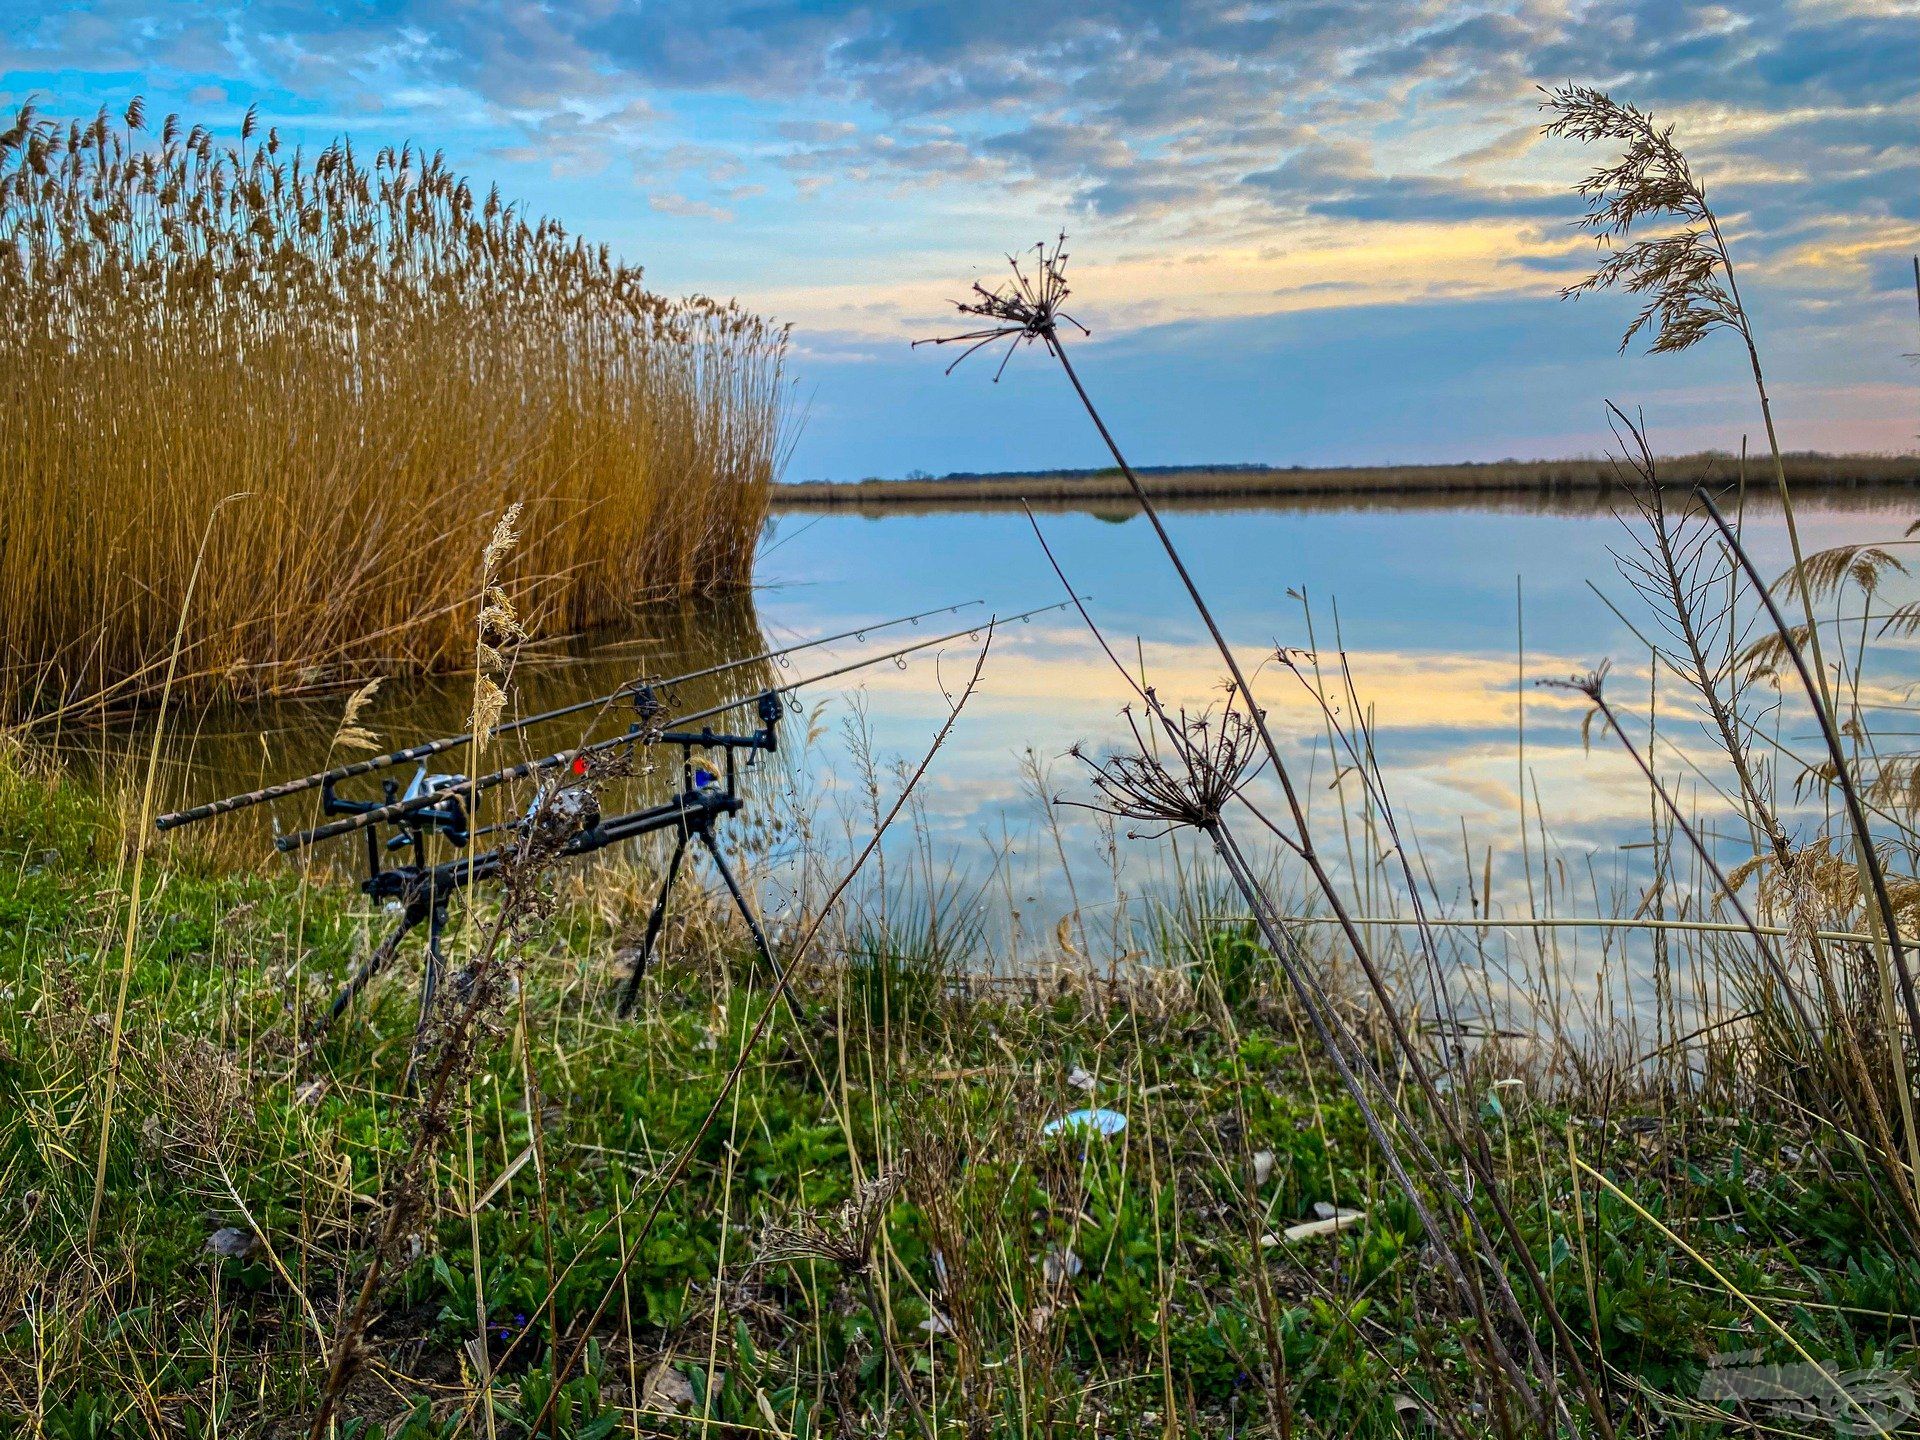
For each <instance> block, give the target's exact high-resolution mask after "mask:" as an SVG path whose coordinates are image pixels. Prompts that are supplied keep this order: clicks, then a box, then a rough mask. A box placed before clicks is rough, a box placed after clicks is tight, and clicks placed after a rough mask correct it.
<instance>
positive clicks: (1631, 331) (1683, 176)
mask: <svg viewBox="0 0 1920 1440" xmlns="http://www.w3.org/2000/svg"><path fill="white" fill-rule="evenodd" d="M1544 93H1545V94H1546V99H1545V100H1544V101H1543V102H1542V108H1543V109H1545V110H1547V111H1548V112H1549V113H1550V114H1551V115H1552V117H1553V118H1552V119H1551V120H1550V121H1549V122H1548V123H1547V124H1546V125H1545V126H1544V127H1543V130H1542V133H1543V134H1545V135H1547V136H1550V137H1557V138H1565V139H1571V140H1576V141H1579V142H1580V143H1582V144H1589V145H1590V144H1595V143H1606V144H1609V145H1617V146H1620V147H1621V151H1620V155H1619V158H1618V159H1617V160H1616V161H1615V162H1614V163H1612V164H1609V165H1603V166H1601V167H1600V168H1598V169H1596V170H1594V171H1593V172H1592V173H1591V174H1590V175H1588V176H1587V178H1586V179H1584V180H1583V181H1581V183H1580V184H1579V186H1578V187H1576V189H1577V193H1578V194H1579V195H1580V196H1581V197H1582V198H1583V199H1584V200H1585V201H1586V202H1587V211H1586V214H1585V215H1584V216H1582V217H1581V219H1580V221H1579V224H1580V226H1581V228H1583V229H1585V230H1587V231H1588V232H1589V233H1590V234H1592V235H1593V236H1594V237H1595V239H1596V241H1597V242H1598V243H1599V244H1600V245H1601V246H1602V247H1605V248H1608V249H1610V250H1611V253H1610V254H1609V255H1608V256H1607V258H1606V259H1605V260H1603V261H1602V262H1601V263H1600V265H1599V266H1598V267H1597V268H1596V269H1595V270H1594V272H1593V273H1592V274H1591V275H1589V276H1587V277H1586V278H1584V279H1582V280H1580V281H1577V282H1576V283H1574V284H1572V285H1570V286H1568V287H1567V288H1566V289H1565V290H1564V291H1562V295H1563V296H1566V297H1572V296H1578V295H1582V294H1588V293H1593V292H1596V291H1601V290H1608V289H1613V288H1616V287H1617V288H1620V289H1624V290H1626V291H1628V292H1629V293H1631V294H1635V295H1643V296H1645V297H1647V299H1646V302H1645V304H1644V305H1643V307H1642V308H1641V310H1640V312H1639V313H1638V314H1637V315H1636V316H1635V318H1634V320H1633V322H1632V324H1630V325H1629V326H1628V328H1627V331H1626V333H1625V335H1624V336H1622V338H1621V341H1620V348H1621V349H1623V350H1624V349H1625V348H1626V347H1627V346H1628V345H1629V344H1631V343H1632V341H1633V338H1634V336H1635V335H1637V334H1638V333H1640V332H1641V331H1642V330H1651V332H1652V334H1653V341H1652V344H1651V349H1653V350H1654V351H1655V352H1662V351H1680V350H1686V349H1689V348H1691V347H1692V346H1694V345H1696V344H1698V343H1699V342H1700V341H1701V340H1702V339H1704V338H1705V337H1706V336H1707V335H1709V334H1711V333H1712V332H1714V331H1715V330H1722V329H1725V330H1731V331H1733V332H1734V333H1735V334H1736V335H1738V336H1739V338H1740V341H1741V343H1742V345H1743V346H1744V347H1745V350H1746V357H1747V365H1748V369H1749V371H1750V373H1751V374H1752V377H1753V388H1754V393H1755V395H1756V396H1757V397H1758V399H1759V402H1760V415H1761V419H1762V421H1763V422H1764V424H1765V426H1766V432H1767V450H1768V453H1769V455H1770V456H1771V457H1772V461H1773V473H1774V482H1775V485H1776V487H1777V488H1778V491H1779V494H1780V504H1781V508H1782V511H1783V514H1784V517H1785V521H1786V531H1787V541H1788V546H1789V548H1790V549H1791V551H1792V554H1793V565H1792V568H1791V569H1790V570H1789V571H1788V572H1787V575H1788V578H1789V579H1790V580H1791V582H1792V584H1793V588H1794V590H1795V591H1796V593H1797V594H1798V597H1799V600H1800V609H1801V615H1802V617H1803V619H1804V621H1805V626H1806V628H1805V632H1804V633H1805V643H1806V646H1807V649H1808V650H1809V652H1810V654H1811V660H1812V663H1811V665H1807V664H1799V665H1798V669H1799V672H1800V676H1801V678H1802V680H1803V681H1804V682H1805V684H1806V689H1807V695H1808V700H1809V702H1810V703H1811V704H1812V706H1813V708H1814V710H1815V712H1816V713H1817V714H1818V715H1819V717H1820V721H1821V725H1822V728H1823V730H1824V731H1825V732H1826V733H1827V735H1828V736H1831V735H1832V733H1833V731H1834V730H1835V728H1836V721H1835V719H1834V717H1835V715H1836V714H1837V710H1836V707H1835V702H1834V694H1833V686H1832V682H1831V681H1830V679H1829V676H1828V673H1827V662H1826V659H1825V656H1824V654H1823V653H1822V646H1821V640H1820V626H1819V624H1818V623H1817V621H1816V619H1815V616H1814V609H1813V595H1814V583H1815V577H1814V575H1813V573H1812V571H1810V569H1809V565H1808V557H1807V556H1806V554H1805V552H1804V551H1803V549H1802V547H1801V544H1800V530H1799V525H1798V522H1797V520H1796V519H1795V515H1794V506H1793V493H1792V489H1791V487H1790V486H1789V485H1788V483H1787V471H1786V465H1785V461H1784V459H1783V456H1782V453H1781V449H1780V438H1779V434H1778V431H1777V429H1776V427H1775V425H1774V418H1773V400H1772V396H1771V395H1770V394H1769V392H1768V390H1767V381H1766V374H1765V371H1764V368H1763V367H1762V365H1761V362H1760V348H1759V344H1758V342H1757V340H1756V339H1755V337H1754V331H1753V324H1752V319H1751V317H1750V316H1749V315H1748V313H1747V310H1746V307H1745V305H1744V304H1743V303H1742V302H1741V299H1740V282H1739V278H1738V276H1737V275H1736V273H1735V269H1734V263H1733V255H1732V252H1731V250H1730V249H1729V247H1728V244H1727V239H1726V236H1725V234H1724V232H1723V231H1722V229H1721V224H1720V219H1719V216H1718V215H1717V214H1716V213H1715V212H1714V209H1713V206H1712V205H1711V204H1709V203H1708V200H1707V192H1706V187H1705V185H1704V184H1703V183H1702V182H1701V181H1700V179H1699V178H1698V177H1697V176H1696V175H1695V174H1694V172H1693V169H1692V166H1691V165H1690V164H1689V163H1688V161H1687V157H1686V155H1685V153H1684V152H1683V151H1682V150H1681V148H1680V146H1679V145H1678V144H1677V143H1676V142H1675V140H1674V138H1673V126H1671V125H1667V126H1664V127H1663V126H1660V125H1657V124H1655V122H1654V120H1653V117H1652V116H1651V115H1649V114H1647V113H1646V112H1645V111H1643V110H1641V109H1639V108H1638V107H1636V106H1634V105H1631V104H1626V103H1624V102H1621V101H1618V100H1615V99H1614V98H1613V97H1612V96H1610V95H1608V94H1607V93H1606V92H1605V91H1602V90H1597V89H1594V88H1593V87H1591V86H1583V85H1568V86H1562V87H1560V88H1559V89H1555V90H1550V91H1545V92H1544ZM1649 220H1652V221H1656V222H1658V221H1666V222H1669V223H1671V224H1673V225H1675V226H1676V227H1677V228H1675V229H1673V230H1671V231H1670V232H1669V233H1666V234H1663V235H1659V236H1655V237H1653V238H1650V239H1637V240H1630V237H1631V236H1632V234H1633V232H1634V231H1635V230H1636V229H1637V228H1639V227H1641V226H1642V225H1643V224H1644V223H1645V222H1647V221H1649ZM1621 242H1626V243H1621ZM1616 245H1617V246H1618V248H1613V247H1615V246H1616ZM1704 493H1705V492H1704V491H1703V490H1700V489H1696V494H1704ZM1716 513H1717V512H1716ZM1722 528H1723V530H1724V529H1725V528H1726V527H1725V526H1724V524H1723V525H1722ZM1726 533H1727V534H1728V536H1729V537H1730V538H1731V537H1732V532H1731V531H1730V530H1728V531H1727V532H1726ZM1734 544H1735V549H1736V553H1738V545H1737V541H1735V542H1734ZM1754 580H1755V584H1756V586H1757V587H1758V588H1759V590H1760V591H1761V593H1762V598H1763V599H1765V600H1766V601H1767V604H1768V608H1769V610H1770V612H1772V614H1773V617H1774V619H1775V620H1776V622H1777V623H1778V625H1779V629H1780V638H1781V639H1782V641H1783V642H1786V643H1787V644H1788V645H1789V648H1792V632H1790V631H1789V630H1788V628H1787V627H1786V625H1785V623H1784V621H1781V620H1780V619H1779V615H1778V610H1777V607H1775V606H1774V605H1773V602H1772V599H1771V596H1770V594H1768V593H1767V587H1766V586H1765V585H1763V584H1761V583H1760V581H1759V579H1758V577H1757V576H1755V577H1754ZM1797 658H1798V657H1797V652H1796V660H1797ZM1834 764H1835V767H1836V770H1835V779H1836V780H1837V781H1838V782H1839V784H1840V786H1841V788H1842V791H1843V799H1844V800H1845V801H1846V805H1847V810H1848V814H1849V817H1850V819H1851V820H1852V821H1853V850H1854V863H1855V866H1856V868H1857V869H1858V872H1859V876H1860V889H1861V891H1862V892H1863V893H1866V892H1871V893H1872V894H1873V896H1874V898H1875V901H1876V903H1877V904H1878V906H1879V909H1880V911H1881V912H1882V913H1880V914H1879V915H1878V916H1877V917H1876V916H1875V914H1874V912H1873V911H1872V910H1869V912H1868V913H1869V920H1870V922H1871V921H1874V920H1876V919H1877V920H1878V925H1877V926H1874V927H1872V928H1874V929H1875V930H1876V932H1877V933H1876V934H1875V938H1874V945H1873V951H1874V959H1875V963H1876V966H1877V967H1878V972H1879V980H1880V1004H1881V1009H1882V1012H1883V1017H1882V1018H1883V1025H1884V1027H1885V1031H1886V1034H1887V1036H1888V1041H1889V1044H1890V1045H1892V1046H1893V1047H1894V1048H1893V1053H1892V1057H1891V1058H1892V1062H1893V1066H1894V1069H1895V1071H1896V1072H1897V1074H1898V1076H1899V1079H1900V1082H1901V1083H1900V1084H1899V1085H1898V1086H1897V1087H1896V1094H1897V1096H1898V1098H1899V1105H1900V1111H1901V1117H1902V1120H1903V1122H1904V1126H1905V1129H1906V1132H1907V1142H1908V1149H1909V1163H1910V1164H1911V1166H1912V1167H1913V1173H1914V1176H1915V1178H1916V1180H1920V1114H1917V1113H1916V1109H1915V1105H1914V1101H1913V1096H1912V1091H1911V1087H1910V1085H1909V1084H1908V1083H1907V1082H1906V1079H1905V1074H1904V1071H1905V1062H1904V1057H1903V1056H1902V1054H1901V1051H1900V1049H1899V1042H1898V1040H1897V1035H1898V1020H1897V1018H1896V1015H1895V995H1896V991H1897V992H1898V995H1899V1000H1900V1003H1902V1004H1904V1005H1905V1006H1906V1008H1907V1011H1908V1020H1909V1023H1910V1025H1911V1026H1912V1027H1913V1039H1914V1041H1915V1043H1916V1044H1920V1004H1917V1003H1916V999H1915V994H1914V982H1913V977H1912V975H1911V973H1910V972H1909V970H1908V967H1907V963H1906V958H1905V956H1904V954H1903V953H1902V950H1901V946H1900V943H1899V940H1898V938H1897V936H1898V926H1897V923H1896V921H1895V920H1894V918H1893V917H1892V915H1891V913H1890V910H1889V907H1888V906H1887V904H1886V893H1885V892H1886V882H1885V877H1884V875H1883V874H1882V873H1881V868H1880V864H1879V860H1878V857H1877V856H1876V855H1875V853H1874V841H1873V836H1872V834H1871V832H1870V831H1869V830H1868V829H1867V826H1866V821H1865V814H1864V811H1863V810H1862V808H1861V806H1860V803H1859V797H1858V795H1857V793H1856V791H1855V788H1854V785H1853V782H1852V780H1851V777H1850V775H1849V773H1848V770H1847V764H1846V761H1845V759H1844V757H1842V756H1841V755H1840V754H1839V751H1838V748H1837V747H1834Z"/></svg>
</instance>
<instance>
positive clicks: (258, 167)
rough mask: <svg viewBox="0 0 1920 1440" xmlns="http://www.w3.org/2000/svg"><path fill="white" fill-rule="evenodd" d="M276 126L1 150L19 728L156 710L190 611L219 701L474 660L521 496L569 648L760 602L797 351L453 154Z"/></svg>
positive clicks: (524, 558) (0, 291)
mask: <svg viewBox="0 0 1920 1440" xmlns="http://www.w3.org/2000/svg"><path fill="white" fill-rule="evenodd" d="M259 129H260V127H259V126H258V125H257V124H256V121H255V119H254V117H253V115H252V114H251V113H250V114H249V115H248V118H247V121H246V123H245V124H244V125H243V127H242V129H241V133H240V137H239V141H238V143H237V144H235V145H226V144H222V143H219V142H217V141H216V139H215V137H214V136H213V135H212V134H211V133H210V132H208V131H207V130H206V129H204V128H202V127H199V126H194V127H191V128H188V127H185V126H183V124H182V123H181V122H180V121H179V120H178V119H177V118H176V117H172V116H169V117H168V118H167V119H166V120H165V121H164V122H163V123H162V124H161V125H160V126H159V127H158V129H157V131H154V132H151V133H149V132H148V131H147V127H146V122H145V116H144V114H143V112H142V107H141V106H140V104H139V102H137V101H136V102H135V103H134V104H133V105H132V106H130V107H129V108H128V110H127V111H126V113H125V115H124V117H122V119H121V120H120V121H117V122H116V121H112V120H110V119H109V118H108V117H107V115H106V113H105V112H104V111H103V112H102V113H101V114H100V116H99V117H97V118H96V119H94V120H93V121H91V122H65V121H51V120H47V119H43V118H41V117H39V116H37V115H36V114H35V113H34V111H33V109H32V107H30V106H29V107H26V108H24V109H22V110H21V111H20V112H19V113H18V115H17V117H16V118H15V120H14V121H13V123H12V124H11V126H10V127H8V128H6V129H4V130H3V131H0V373H3V374H4V377H5V378H4V380H0V385H3V386H4V397H3V399H0V478H3V479H4V483H5V485H6V487H7V491H8V493H7V495H6V497H5V501H4V507H5V508H4V510H3V511H0V516H4V523H0V713H12V714H16V715H17V714H20V713H23V712H28V711H40V712H43V713H44V712H46V711H48V710H52V709H58V708H60V707H62V706H70V705H71V704H73V703H74V702H75V700H76V698H77V697H82V696H85V697H104V698H105V699H106V700H107V701H109V702H132V701H137V700H139V699H141V698H143V697H144V696H145V695H147V694H149V693H151V692H152V691H154V690H156V689H157V688H158V679H159V675H160V672H161V670H162V669H163V668H164V667H165V663H166V660H167V656H168V653H169V650H170V647H171V645H172V643H173V639H174V632H175V627H176V626H177V625H181V624H182V616H183V609H184V612H185V613H184V626H183V629H182V631H181V646H180V665H179V669H180V673H181V675H182V677H184V678H183V681H182V684H183V685H184V686H185V688H186V689H187V690H188V691H189V692H190V693H195V694H201V695H214V694H229V695H241V696H245V695H251V694H262V693H284V692H287V691H293V690H299V689H301V688H303V687H306V686H310V685H313V684H315V683H338V680H339V679H340V678H341V675H342V672H343V671H344V672H348V673H355V672H358V671H360V670H365V669H373V670H376V671H379V670H408V669H413V670H426V669H434V668H439V667H441V666H443V665H458V664H460V663H462V662H463V661H464V660H467V659H470V658H471V657H470V655H469V654H468V653H467V652H468V651H469V650H470V648H471V647H470V631H471V618H472V617H471V614H470V613H468V612H470V611H471V609H472V606H473V604H474V603H475V597H474V596H473V595H471V594H470V593H469V591H470V590H471V588H472V581H471V575H470V573H469V571H470V566H468V565H467V564H466V563H465V561H466V559H467V557H469V556H471V555H472V554H473V553H474V552H475V550H476V549H477V547H478V545H479V544H480V543H481V542H482V541H484V539H485V536H486V533H487V532H488V530H489V529H490V527H491V526H492V525H493V524H494V522H495V520H496V519H497V518H498V516H499V514H500V512H501V511H502V510H503V509H505V507H506V506H507V505H508V504H510V503H513V502H516V501H517V502H521V503H523V504H524V506H525V520H524V522H523V528H524V531H525V536H524V540H523V543H522V544H521V546H520V547H519V549H518V550H517V551H516V554H515V557H514V566H515V569H516V575H515V577H514V578H515V581H516V593H518V594H521V595H523V596H524V597H525V598H526V606H525V609H526V614H525V616H524V619H525V621H526V623H527V627H528V629H529V631H530V632H531V633H532V634H534V635H536V636H539V635H547V636H552V635H557V634H564V633H569V632H573V631H578V630H582V629H586V628H589V627H592V626H596V625H601V624H605V623H609V622H611V621H614V620H617V619H619V618H621V617H623V616H624V615H626V614H628V613H630V610H631V607H633V606H634V605H635V604H637V603H640V602H643V601H648V600H658V599H662V598H669V597H676V596H685V595H693V594H706V593H713V592H717V591H721V590H725V589H730V588H734V587H739V586H744V585H746V584H747V583H748V582H749V581H750V579H751V572H752V562H753V555H754V549H755V545H756V543H757V539H758V535H759V531H760V528H761V523H762V521H763V519H764V516H765V512H766V505H767V494H768V490H769V488H770V486H771V485H772V482H773V479H774V475H775V472H776V469H777V467H778V462H779V459H780V454H781V447H782V444H783V411H782V399H781V396H782V386H781V369H782V364H783V360H784V356H785V348H786V331H785V329H784V328H783V327H780V326H777V325H775V324H772V323H770V322H768V321H766V320H763V319H761V318H759V317H757V316H754V315H751V314H748V313H746V312H745V311H743V310H741V309H740V308H739V307H738V306H736V305H734V304H732V303H729V302H721V301H715V300H710V299H706V298H703V297H694V298H690V299H685V300H668V299H665V298H662V297H661V296H658V295H655V294H653V293H651V292H649V291H648V290H647V289H646V288H645V287H644V285H643V284H642V278H641V273H640V271H639V270H638V269H637V268H635V267H632V266H629V265H625V264H623V263H620V262H618V261H616V260H614V259H613V258H612V257H611V256H610V254H609V252H608V251H607V249H606V248H605V247H604V246H601V247H593V246H589V245H587V244H586V243H584V242H582V241H580V240H578V239H575V238H574V237H572V236H570V235H568V234H567V232H566V231H565V229H564V228H563V227H562V226H561V225H560V224H559V223H558V222H556V221H553V220H547V219H538V218H534V217H530V216H525V215H523V214H521V213H520V212H519V211H518V209H517V208H516V207H515V206H513V205H510V204H506V203H504V202H503V201H502V200H501V198H500V196H499V194H498V191H497V190H496V191H494V192H492V193H489V194H479V193H476V191H475V189H474V188H473V186H472V185H470V184H469V182H468V181H466V180H465V179H463V178H461V177H460V176H458V175H455V174H454V173H452V172H451V171H450V170H449V169H448V168H447V166H446V164H445V162H444V161H443V159H442V158H441V157H440V156H439V155H437V154H436V155H432V156H429V155H427V154H425V153H424V152H422V151H420V150H418V149H415V148H413V147H403V148H401V149H399V150H394V149H391V148H388V149H383V150H381V151H380V152H379V153H378V154H377V155H376V156H375V157H373V159H372V160H371V161H368V160H366V159H364V158H363V157H361V156H360V155H359V154H357V153H356V152H355V150H354V149H353V147H352V145H351V144H350V143H349V142H347V141H344V140H342V141H337V142H335V143H334V144H332V145H330V146H329V147H328V148H326V149H325V150H324V151H322V152H320V153H319V154H318V155H305V154H302V153H301V152H300V151H299V150H298V149H295V148H293V147H291V146H289V145H287V144H286V143H284V142H283V141H282V140H281V138H280V137H279V135H278V134H277V133H276V132H275V131H273V130H271V129H268V130H266V131H265V133H264V134H261V133H259ZM228 497H237V498H234V499H233V500H232V501H231V503H228V504H225V505H224V506H222V504H221V502H222V501H223V500H226V499H227V498H228ZM216 510H217V512H218V513H217V514H216ZM203 542H204V555H203V556H202V546H203ZM196 556H202V558H201V560H200V578H199V584H198V586H197V587H196V588H195V590H194V593H193V599H192V603H191V605H190V606H189V605H187V604H186V600H187V592H188V587H189V577H190V576H191V574H192V573H193V571H194V568H195V563H196Z"/></svg>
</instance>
